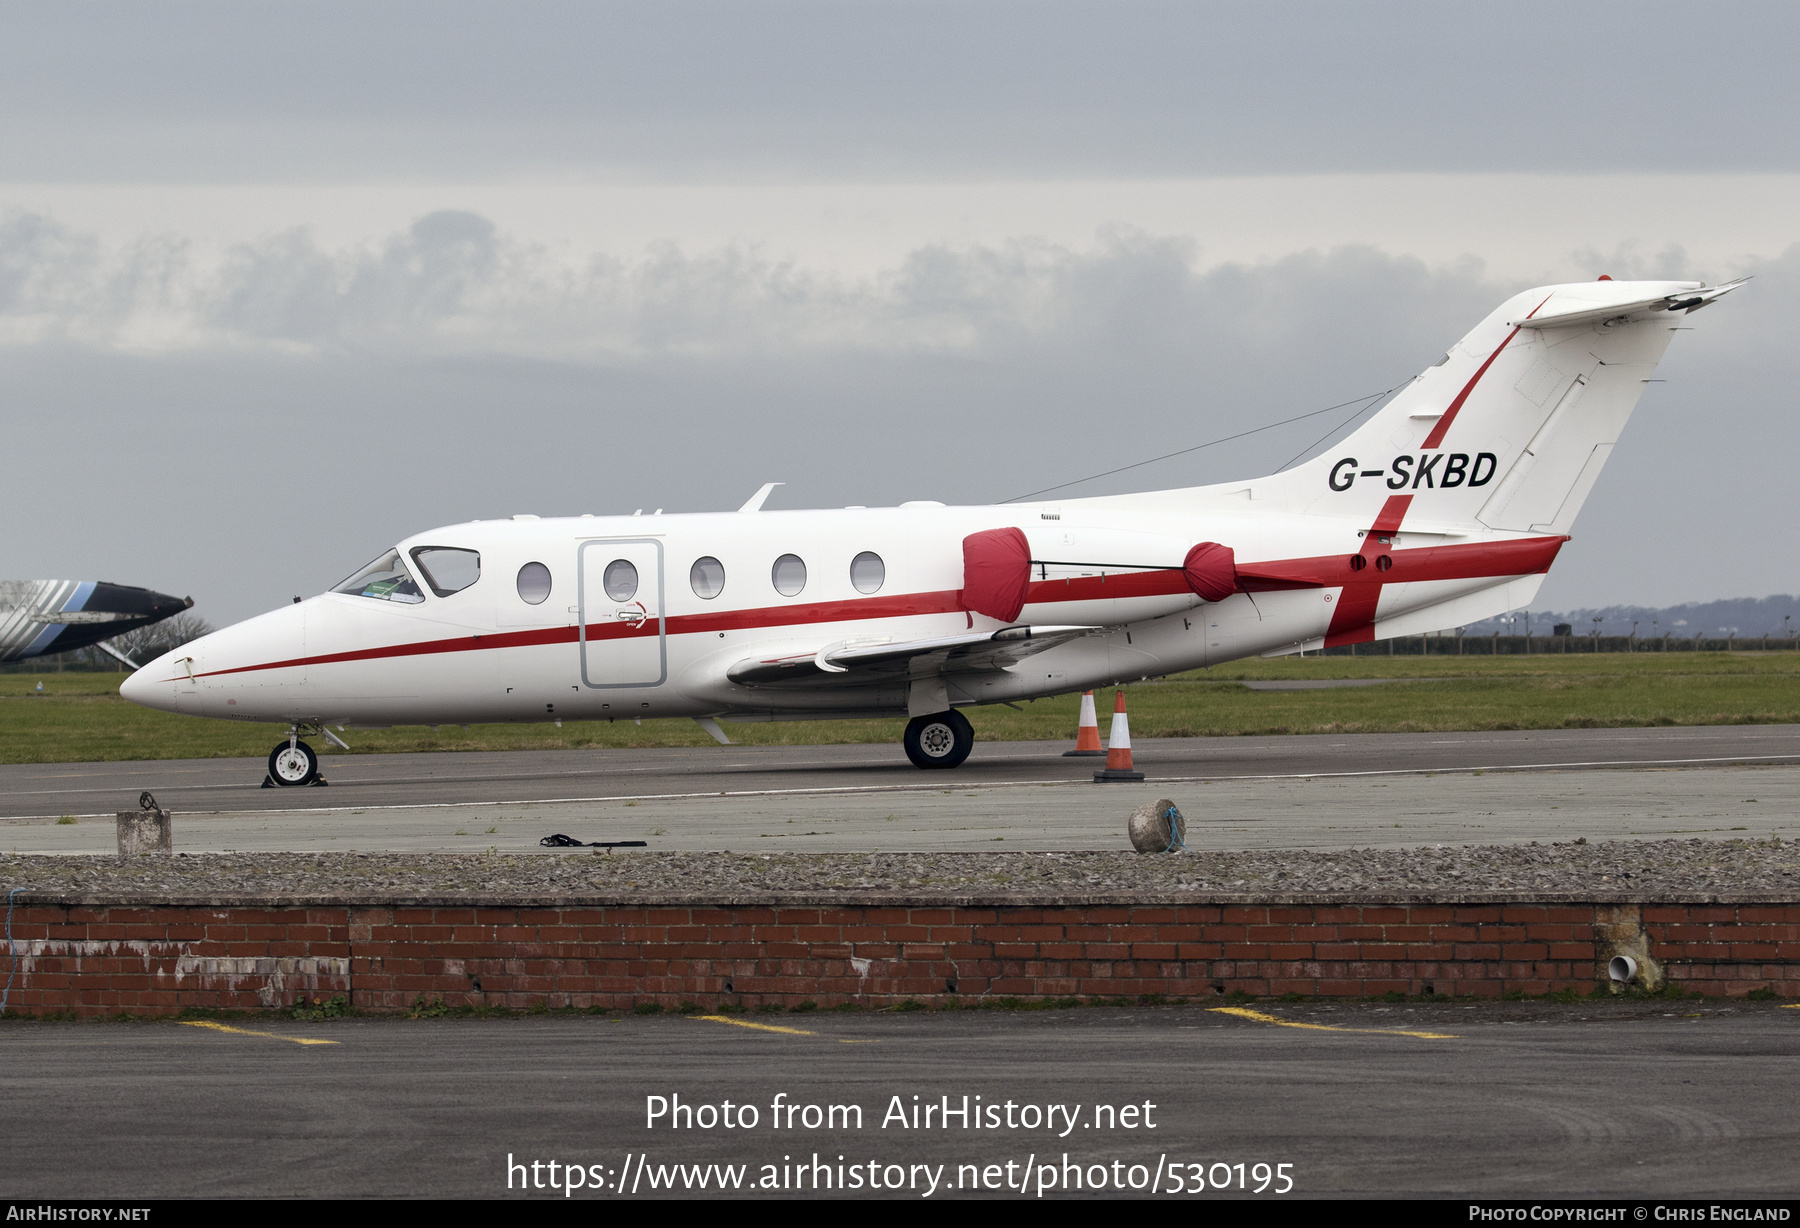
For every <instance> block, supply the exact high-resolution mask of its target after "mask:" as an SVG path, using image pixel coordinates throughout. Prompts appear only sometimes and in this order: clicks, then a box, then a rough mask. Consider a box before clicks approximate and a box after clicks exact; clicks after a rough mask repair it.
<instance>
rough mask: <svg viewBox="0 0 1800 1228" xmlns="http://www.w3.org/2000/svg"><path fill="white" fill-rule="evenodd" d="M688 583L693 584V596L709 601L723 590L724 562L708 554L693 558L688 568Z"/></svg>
mask: <svg viewBox="0 0 1800 1228" xmlns="http://www.w3.org/2000/svg"><path fill="white" fill-rule="evenodd" d="M688 583H689V584H691V585H693V586H694V596H696V597H700V598H702V599H704V600H706V601H711V600H712V599H713V598H714V597H717V596H718V595H719V594H720V593H722V592H724V591H725V564H723V563H721V562H719V560H718V559H715V558H714V557H713V556H712V555H710V554H709V555H707V556H706V557H705V558H703V559H695V560H694V565H693V566H692V567H690V568H688Z"/></svg>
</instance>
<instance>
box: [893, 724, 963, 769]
mask: <svg viewBox="0 0 1800 1228" xmlns="http://www.w3.org/2000/svg"><path fill="white" fill-rule="evenodd" d="M901 741H902V743H903V744H904V745H905V747H906V757H907V758H908V759H911V760H912V761H913V766H915V767H922V768H953V767H955V766H956V765H957V764H959V763H961V762H962V761H963V760H964V759H967V758H968V757H969V752H970V751H972V750H974V749H975V727H974V726H973V725H971V724H969V718H968V717H966V716H964V715H963V714H962V713H960V712H957V711H954V710H953V711H950V712H934V713H932V714H931V715H930V716H915V717H913V718H912V720H910V721H908V722H907V723H906V736H905V737H904V738H903V739H901Z"/></svg>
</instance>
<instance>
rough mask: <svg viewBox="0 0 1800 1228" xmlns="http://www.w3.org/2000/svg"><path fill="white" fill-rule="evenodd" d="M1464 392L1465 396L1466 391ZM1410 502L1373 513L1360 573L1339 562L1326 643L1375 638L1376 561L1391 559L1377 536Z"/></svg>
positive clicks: (1405, 498) (1380, 575) (1380, 579)
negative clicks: (1340, 580)
mask: <svg viewBox="0 0 1800 1228" xmlns="http://www.w3.org/2000/svg"><path fill="white" fill-rule="evenodd" d="M1495 353H1499V351H1498V350H1496V351H1495ZM1488 361H1489V362H1492V361H1493V359H1491V358H1490V359H1489V360H1488ZM1479 378H1481V377H1480V376H1479V375H1478V376H1476V379H1479ZM1471 386H1473V381H1471ZM1464 392H1465V394H1466V392H1467V389H1465V390H1464ZM1412 501H1413V497H1412V496H1411V495H1389V496H1388V498H1387V502H1386V503H1383V504H1382V505H1381V511H1379V512H1378V513H1376V515H1375V523H1374V524H1373V525H1371V526H1369V531H1368V532H1367V533H1364V534H1363V544H1362V549H1361V550H1359V551H1357V553H1356V555H1355V557H1357V558H1360V559H1362V560H1363V566H1362V568H1361V570H1355V569H1353V568H1352V566H1351V563H1350V560H1349V558H1345V559H1344V560H1343V561H1342V564H1341V566H1342V567H1343V571H1344V584H1343V591H1342V592H1340V593H1339V594H1338V600H1337V609H1335V610H1333V611H1332V612H1331V623H1330V625H1329V626H1328V627H1327V628H1326V629H1325V642H1326V643H1327V644H1349V643H1362V642H1363V641H1364V640H1370V639H1374V638H1375V607H1376V606H1377V605H1379V604H1380V603H1381V586H1382V585H1383V584H1385V583H1387V573H1386V572H1384V571H1382V570H1381V569H1380V567H1379V566H1377V564H1376V560H1377V559H1379V558H1381V557H1382V555H1384V554H1386V555H1387V556H1388V557H1389V558H1390V559H1391V558H1392V557H1393V556H1392V554H1391V552H1388V551H1384V550H1383V549H1382V548H1381V542H1380V541H1379V540H1378V535H1381V536H1386V535H1387V534H1390V533H1393V532H1394V531H1395V530H1397V529H1398V528H1399V527H1400V522H1401V521H1402V520H1405V519H1406V509H1407V508H1409V507H1411V506H1412Z"/></svg>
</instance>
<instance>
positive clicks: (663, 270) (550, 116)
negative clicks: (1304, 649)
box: [0, 3, 1800, 622]
mask: <svg viewBox="0 0 1800 1228" xmlns="http://www.w3.org/2000/svg"><path fill="white" fill-rule="evenodd" d="M1795 12H1800V10H1793V9H1791V8H1789V7H1785V6H1780V7H1778V6H1772V5H1732V4H1724V5H1715V6H1709V7H1707V8H1706V9H1704V10H1701V9H1694V8H1692V7H1685V8H1679V7H1676V6H1672V5H1656V4H1648V5H1646V4H1631V5H1624V4H1620V5H1612V4H1588V5H1568V4H1566V3H1565V4H1559V5H1532V4H1525V5H1514V6H1510V7H1509V8H1507V9H1506V10H1505V11H1504V13H1500V12H1499V11H1497V10H1488V9H1480V10H1478V9H1474V8H1464V7H1460V6H1446V5H1441V4H1432V5H1362V6H1354V7H1352V6H1338V5H1330V6H1325V5H1320V6H1282V7H1275V6H1245V5H1219V6H1209V5H1195V4H1183V5H1168V6H1159V5H1136V6H1132V5H1119V4H1107V5H1081V6H1066V5H1064V6H1059V5H1054V4H989V5H979V4H969V3H960V4H954V5H932V4H898V5H894V4H885V5H884V4H849V3H839V4H828V5H801V4H787V5H782V4H708V5H683V4H656V5H643V6H622V5H614V6H607V5H593V4H584V5H569V6H544V5H538V6H531V5H524V6H521V5H506V6H499V5H492V6H464V5H455V4H444V3H432V4H426V5H402V4H387V5H380V6H372V5H338V6H331V5H310V6H309V5H299V4H287V5H281V6H267V5H242V4H219V5H213V4H188V5H175V4H169V5H160V6H143V5H137V4H129V5H76V4H70V5H61V6H26V5H7V6H0V14H4V19H5V28H6V30H7V38H6V39H5V40H0V175H3V176H4V178H3V179H0V419H3V420H4V423H5V426H6V430H7V440H8V448H7V458H8V461H9V462H10V463H9V467H8V479H7V481H6V482H5V483H3V484H0V518H3V520H4V523H5V524H6V526H7V535H6V539H5V547H4V550H5V553H4V559H5V562H4V565H0V576H17V577H30V576H65V575H66V576H80V577H85V578H105V579H112V580H117V581H120V582H123V583H135V584H145V585H149V586H152V587H156V588H159V589H163V590H165V591H173V592H182V593H190V592H191V593H192V594H193V595H194V596H195V598H196V599H197V601H198V602H199V603H200V611H201V612H202V613H204V614H205V615H206V616H207V617H208V618H211V619H213V620H214V621H215V622H227V621H233V620H236V619H238V618H242V617H246V616H248V615H251V614H254V613H256V612H259V611H260V610H263V609H266V608H268V607H270V606H271V605H274V604H278V603H280V602H282V601H285V600H286V599H287V598H288V597H289V596H291V595H292V594H294V593H304V592H310V591H317V590H319V589H320V588H322V587H324V586H325V585H326V584H329V583H331V582H332V581H335V580H337V579H340V578H342V576H343V575H344V574H346V573H348V572H349V571H350V570H351V569H352V568H354V567H355V566H356V565H358V564H359V563H361V562H363V561H365V560H366V559H367V558H368V557H370V556H373V555H374V554H376V553H377V552H378V551H379V550H381V549H382V548H384V547H385V546H387V545H390V544H391V543H392V542H393V541H395V540H397V539H399V538H400V537H402V536H405V535H409V534H411V533H414V532H418V531H420V530H423V529H425V528H429V527H431V526H433V525H437V524H443V523H448V522H452V521H457V520H464V519H469V518H475V517H491V516H501V515H507V514H510V513H513V512H522V511H530V512H537V513H540V514H546V515H548V514H557V513H574V512H583V511H591V512H618V511H626V512H629V511H631V510H632V509H634V508H637V507H643V508H645V509H646V510H649V509H653V508H656V507H666V508H668V509H669V510H671V511H676V510H712V509H722V508H729V507H733V506H736V505H737V504H738V503H739V502H741V501H742V499H743V498H744V497H745V496H747V495H748V494H749V493H750V492H751V491H752V490H754V489H755V488H756V487H757V486H758V485H760V484H761V483H762V482H765V481H772V480H784V481H786V482H788V483H789V486H788V487H786V488H785V489H784V490H782V491H780V492H778V494H777V496H776V499H775V500H774V501H773V502H772V505H774V506H790V507H791V506H833V505H841V504H845V503H891V502H897V501H899V500H903V499H912V498H936V499H942V500H945V501H952V502H980V501H988V500H994V499H1002V498H1005V497H1007V496H1010V495H1016V494H1020V493H1022V492H1024V491H1028V490H1032V489H1035V488H1038V487H1041V486H1044V485H1047V484H1049V483H1051V482H1055V481H1061V480H1063V479H1066V478H1074V477H1079V476H1081V475H1082V474H1084V473H1089V472H1094V471H1097V470H1101V469H1105V468H1109V467H1111V466H1114V465H1118V464H1125V463H1129V462H1131V461H1134V460H1138V459H1141V458H1144V457H1146V456H1153V455H1156V454H1158V453H1161V452H1166V451H1171V450H1174V449H1176V448H1181V447H1186V446H1189V445H1191V444H1194V443H1198V442H1201V441H1203V440H1206V439H1209V438H1213V437H1215V436H1217V435H1224V434H1230V433H1232V432H1234V431H1237V430H1242V429H1244V428H1245V427H1246V426H1250V425H1256V424H1259V423H1263V422H1269V421H1274V420H1276V419H1280V418H1285V417H1288V416H1291V415H1293V414H1296V413H1303V412H1306V411H1308V410H1312V409H1317V408H1321V407H1323V406H1325V405H1330V404H1332V403H1334V402H1337V401H1341V400H1345V399H1348V398H1350V397H1354V396H1357V395H1360V394H1362V393H1366V392H1370V391H1374V390H1377V389H1380V388H1383V387H1386V386H1388V385H1391V384H1393V383H1396V382H1398V381H1400V380H1403V379H1405V378H1407V377H1409V376H1411V375H1413V374H1414V373H1416V372H1417V371H1418V370H1420V369H1421V368H1422V367H1424V366H1426V365H1427V364H1429V363H1430V362H1432V361H1433V360H1434V359H1435V358H1436V357H1437V356H1438V355H1439V354H1441V353H1442V351H1443V349H1444V347H1445V346H1446V345H1448V344H1449V343H1450V342H1452V341H1454V340H1455V339H1456V338H1457V337H1459V336H1461V335H1462V334H1463V333H1464V332H1465V331H1467V329H1468V328H1469V327H1471V326H1472V325H1473V324H1474V323H1475V322H1476V321H1477V320H1479V319H1480V318H1481V317H1482V316H1483V315H1485V314H1486V313H1487V312H1488V311H1489V310H1490V309H1491V308H1492V307H1493V306H1494V305H1495V304H1496V303H1498V302H1499V301H1500V300H1501V299H1503V298H1504V297H1507V296H1509V295H1511V294H1512V293H1514V292H1516V291H1517V290H1519V289H1520V288H1522V287H1523V286H1524V285H1528V284H1533V283H1535V282H1538V281H1548V280H1565V279H1577V278H1590V277H1593V276H1596V275H1597V274H1599V273H1601V272H1607V273H1611V274H1613V275H1614V276H1619V277H1624V276H1631V275H1656V276H1671V275H1673V276H1693V277H1704V278H1712V279H1722V278H1724V277H1728V276H1732V275H1734V274H1739V273H1755V274H1757V280H1756V281H1755V282H1753V283H1752V285H1751V286H1750V287H1749V288H1748V289H1746V290H1745V291H1743V292H1741V293H1739V294H1737V295H1734V296H1733V297H1732V298H1730V299H1728V300H1727V301H1726V302H1724V303H1722V304H1721V305H1719V306H1717V307H1714V308H1710V309H1709V310H1708V311H1706V312H1705V313H1703V314H1701V315H1700V316H1697V317H1696V318H1695V320H1694V323H1695V324H1696V325H1698V331H1696V332H1693V333H1687V334H1683V335H1682V336H1681V337H1680V338H1678V339H1677V342H1676V345H1675V346H1674V348H1673V349H1672V351H1671V353H1670V357H1669V359H1668V360H1667V362H1666V364H1665V369H1664V370H1663V371H1662V372H1660V374H1662V375H1665V376H1667V377H1668V378H1669V380H1670V382H1669V383H1667V384H1658V385H1654V386H1652V388H1651V389H1650V391H1649V392H1648V394H1647V395H1646V397H1645V400H1644V404H1643V406H1642V408H1641V409H1640V411H1639V414H1638V416H1637V418H1635V419H1634V421H1633V423H1632V426H1631V429H1630V430H1629V431H1628V432H1627V433H1626V435H1625V438H1624V440H1623V442H1622V444H1621V445H1620V448H1619V449H1618V451H1617V452H1616V454H1615V457H1614V459H1613V461H1612V462H1611V464H1610V465H1609V466H1608V468H1607V470H1606V472H1605V474H1604V475H1603V476H1602V479H1601V482H1600V485H1599V486H1598V487H1597V489H1596V490H1595V492H1594V495H1593V497H1592V499H1591V500H1590V502H1589V504H1588V507H1587V510H1586V511H1585V512H1584V513H1583V515H1582V518H1581V521H1580V522H1579V524H1578V525H1577V539H1576V541H1575V542H1574V543H1573V544H1572V545H1571V546H1570V547H1569V548H1568V549H1567V550H1566V551H1565V552H1564V555H1563V557H1562V559H1561V561H1560V562H1559V564H1558V566H1557V569H1556V571H1555V572H1554V573H1553V574H1552V576H1551V579H1550V581H1549V583H1548V584H1547V585H1546V588H1545V591H1544V595H1543V597H1542V598H1540V601H1541V603H1542V604H1544V605H1545V606H1547V607H1548V606H1552V605H1559V606H1576V605H1604V604H1609V603H1613V602H1638V603H1652V604H1657V603H1666V602H1676V601H1688V600H1707V599H1711V598H1715V597H1720V596H1735V595H1750V596H1758V595H1762V594H1765V593H1770V592H1780V591H1793V590H1795V589H1800V563H1797V562H1796V559H1800V556H1797V555H1796V554H1795V552H1794V551H1792V550H1791V549H1787V548H1785V547H1782V546H1781V545H1780V543H1781V541H1782V540H1783V534H1784V533H1785V531H1786V529H1785V525H1786V521H1787V518H1788V517H1790V516H1791V510H1790V491H1791V487H1792V483H1791V480H1790V478H1789V476H1788V471H1789V469H1790V468H1791V461H1790V459H1789V458H1791V457H1792V456H1793V455H1795V454H1796V451H1800V425H1797V421H1796V418H1795V415H1794V414H1793V413H1792V407H1791V400H1792V393H1791V389H1792V388H1793V387H1794V386H1795V385H1796V382H1800V381H1797V380H1796V376H1797V375H1800V372H1796V371H1795V369H1794V368H1795V365H1796V360H1795V358H1794V357H1793V356H1792V353H1793V347H1792V344H1791V338H1792V336H1793V335H1794V332H1795V329H1796V327H1800V291H1796V289H1795V287H1796V286H1800V277H1797V275H1800V246H1797V245H1800V157H1797V156H1796V154H1797V153H1800V145H1797V143H1800V135H1797V130H1800V125H1796V124H1794V123H1793V122H1792V121H1793V117H1794V116H1795V114H1796V111H1797V108H1796V106H1795V103H1796V101H1800V99H1797V98H1796V94H1797V93H1800V84H1797V80H1796V76H1795V74H1793V73H1792V72H1791V69H1790V67H1789V65H1788V64H1787V62H1786V57H1787V55H1788V52H1789V49H1790V48H1791V47H1793V46H1795V45H1796V44H1797V42H1800V40H1796V38H1795V37H1794V36H1795V34H1796V33H1800V29H1797V27H1800V17H1796V16H1793V15H1791V14H1793V13H1795ZM1727 171H1729V172H1731V177H1730V178H1725V177H1724V173H1725V172H1727ZM1340 172H1341V173H1340ZM1349 172H1355V174H1350V173H1349ZM1423 172H1430V173H1429V174H1425V173H1423ZM1499 172H1506V173H1507V174H1505V175H1501V174H1498V173H1499ZM1623 172H1630V174H1629V176H1626V175H1624V174H1623ZM1252 174H1259V175H1263V176H1265V177H1264V178H1261V179H1245V178H1242V176H1245V175H1252ZM596 184H600V185H602V186H601V187H596V186H595V185H596ZM1331 421H1332V419H1331V418H1326V419H1324V420H1323V421H1322V422H1308V423H1303V424H1299V425H1297V426H1296V427H1292V428H1287V429H1284V430H1282V431H1276V432H1270V433H1268V434H1266V435H1259V436H1256V437H1254V438H1253V439H1250V440H1246V441H1243V442H1241V443H1238V444H1234V445H1231V446H1230V447H1226V448H1220V449H1214V450H1210V451H1207V452H1202V453H1198V454H1196V455H1194V456H1191V457H1188V458H1185V459H1183V460H1180V461H1172V462H1166V463H1163V464H1159V465H1156V466H1152V467H1150V468H1147V469H1144V470H1139V471H1135V472H1134V473H1132V474H1130V475H1127V476H1125V477H1122V478H1118V479H1112V480H1109V481H1108V482H1104V483H1096V484H1092V485H1088V486H1082V487H1078V488H1076V489H1075V491H1074V492H1072V493H1101V492H1104V491H1108V490H1123V489H1137V488H1147V487H1151V486H1160V485H1186V484H1193V483H1199V482H1205V481H1212V480H1225V479H1229V478H1233V477H1240V476H1245V475H1248V474H1254V473H1261V472H1267V471H1268V470H1270V469H1272V468H1274V467H1276V466H1278V465H1280V464H1282V463H1283V462H1285V461H1287V460H1289V459H1290V458H1291V457H1292V456H1294V455H1295V453H1296V452H1299V451H1301V450H1303V449H1305V448H1306V447H1307V446H1308V445H1311V444H1313V443H1314V442H1315V441H1316V440H1318V438H1319V436H1320V435H1321V434H1323V433H1324V432H1325V429H1326V424H1328V423H1330V422H1331ZM1321 446H1323V445H1321Z"/></svg>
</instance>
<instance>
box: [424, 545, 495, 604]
mask: <svg viewBox="0 0 1800 1228" xmlns="http://www.w3.org/2000/svg"><path fill="white" fill-rule="evenodd" d="M412 557H413V562H415V563H417V564H418V565H419V573H420V574H421V575H423V576H424V577H425V583H427V584H429V585H431V591H432V592H434V593H436V594H437V595H438V596H440V597H448V596H449V595H450V594H451V593H460V592H462V591H463V590H464V589H465V588H468V587H469V585H471V584H473V583H475V581H477V580H479V579H481V555H480V553H479V552H478V551H474V550H460V549H458V548H456V547H455V546H414V547H413V552H412Z"/></svg>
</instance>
